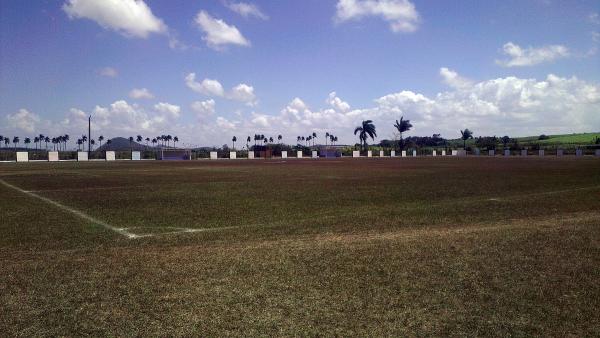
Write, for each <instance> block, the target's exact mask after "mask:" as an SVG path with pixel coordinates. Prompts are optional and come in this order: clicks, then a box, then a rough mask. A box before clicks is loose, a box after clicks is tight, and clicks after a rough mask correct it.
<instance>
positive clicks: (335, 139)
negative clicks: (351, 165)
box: [333, 136, 338, 144]
mask: <svg viewBox="0 0 600 338" xmlns="http://www.w3.org/2000/svg"><path fill="white" fill-rule="evenodd" d="M337 141H338V138H337V136H335V137H334V138H333V142H334V143H335V144H337Z"/></svg>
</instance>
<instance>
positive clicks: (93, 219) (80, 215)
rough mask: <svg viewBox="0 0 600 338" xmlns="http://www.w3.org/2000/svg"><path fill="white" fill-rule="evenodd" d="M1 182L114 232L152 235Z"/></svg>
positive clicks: (130, 234)
mask: <svg viewBox="0 0 600 338" xmlns="http://www.w3.org/2000/svg"><path fill="white" fill-rule="evenodd" d="M0 183H1V184H2V185H4V186H6V187H8V188H11V189H14V190H16V191H18V192H21V193H23V194H25V195H28V196H31V197H35V198H37V199H39V200H42V201H44V202H46V203H48V204H52V205H53V206H55V207H57V208H59V209H62V210H64V211H68V212H70V213H72V214H74V215H76V216H78V217H80V218H83V219H85V220H87V221H89V222H92V223H94V224H96V225H100V226H102V227H104V228H106V229H108V230H111V231H114V232H116V233H118V234H120V235H123V236H125V237H127V238H130V239H133V238H141V237H148V236H150V235H136V234H133V233H131V232H129V231H127V230H126V229H125V228H117V227H114V226H112V225H110V224H108V223H106V222H103V221H101V220H98V219H96V218H94V217H92V216H90V215H87V214H85V213H83V212H81V211H79V210H75V209H73V208H70V207H67V206H66V205H63V204H60V203H58V202H56V201H54V200H51V199H49V198H46V197H43V196H40V195H37V194H34V193H32V192H30V191H26V190H23V189H21V188H19V187H17V186H14V185H12V184H10V183H8V182H6V181H4V180H2V179H0Z"/></svg>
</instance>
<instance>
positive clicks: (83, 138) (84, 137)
mask: <svg viewBox="0 0 600 338" xmlns="http://www.w3.org/2000/svg"><path fill="white" fill-rule="evenodd" d="M81 142H83V147H82V148H83V150H82V151H85V142H87V136H85V135H81ZM88 151H90V150H89V149H88Z"/></svg>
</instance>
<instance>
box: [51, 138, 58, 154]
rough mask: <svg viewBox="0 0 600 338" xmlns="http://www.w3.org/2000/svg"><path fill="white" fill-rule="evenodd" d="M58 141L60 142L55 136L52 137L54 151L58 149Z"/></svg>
mask: <svg viewBox="0 0 600 338" xmlns="http://www.w3.org/2000/svg"><path fill="white" fill-rule="evenodd" d="M57 143H58V141H56V137H53V138H52V149H53V150H54V151H56V144H57Z"/></svg>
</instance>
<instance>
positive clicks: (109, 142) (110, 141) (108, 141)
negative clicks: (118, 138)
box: [106, 139, 112, 147]
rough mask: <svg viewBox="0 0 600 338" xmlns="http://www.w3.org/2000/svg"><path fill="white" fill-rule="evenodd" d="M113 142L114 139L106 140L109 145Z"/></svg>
mask: <svg viewBox="0 0 600 338" xmlns="http://www.w3.org/2000/svg"><path fill="white" fill-rule="evenodd" d="M111 143H112V140H111V139H108V140H106V146H107V147H108V146H110V144H111Z"/></svg>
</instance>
